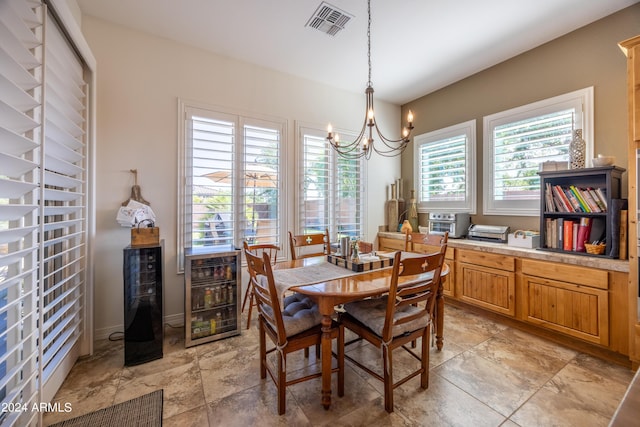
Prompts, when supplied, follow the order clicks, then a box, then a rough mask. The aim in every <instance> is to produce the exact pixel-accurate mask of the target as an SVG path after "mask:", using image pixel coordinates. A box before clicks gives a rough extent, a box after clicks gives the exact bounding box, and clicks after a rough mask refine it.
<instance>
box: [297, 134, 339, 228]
mask: <svg viewBox="0 0 640 427" xmlns="http://www.w3.org/2000/svg"><path fill="white" fill-rule="evenodd" d="M303 138H304V139H303V152H302V167H301V169H300V170H301V174H300V182H301V183H302V197H299V198H298V200H299V203H300V204H299V205H298V221H299V223H298V230H297V231H296V234H309V233H317V232H321V231H324V230H325V229H327V228H329V227H330V225H331V224H330V217H331V202H330V201H331V200H332V197H331V182H330V175H331V152H330V151H329V144H327V142H326V140H325V139H323V138H321V137H318V136H314V135H309V134H305V135H303Z"/></svg>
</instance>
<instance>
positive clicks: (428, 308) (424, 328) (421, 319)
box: [341, 246, 446, 412]
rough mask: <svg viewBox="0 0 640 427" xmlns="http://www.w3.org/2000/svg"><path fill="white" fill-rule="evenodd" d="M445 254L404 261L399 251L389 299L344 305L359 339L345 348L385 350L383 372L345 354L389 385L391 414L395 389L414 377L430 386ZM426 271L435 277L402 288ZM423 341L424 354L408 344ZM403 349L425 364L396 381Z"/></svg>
mask: <svg viewBox="0 0 640 427" xmlns="http://www.w3.org/2000/svg"><path fill="white" fill-rule="evenodd" d="M445 250H446V246H443V248H442V249H441V250H440V251H439V252H437V253H434V254H430V255H424V256H412V257H407V258H404V259H402V253H401V252H396V254H395V258H394V263H393V274H392V277H391V284H390V287H389V293H388V295H386V296H384V297H381V298H372V299H367V300H362V301H356V302H350V303H347V304H345V305H344V310H345V313H344V314H343V315H342V316H341V323H342V324H343V325H344V327H345V328H347V329H350V330H351V331H353V332H354V333H356V334H357V335H358V338H357V339H355V340H352V341H350V342H348V343H346V344H345V346H347V345H349V344H352V343H354V342H356V341H359V340H360V339H362V338H364V339H365V340H367V341H368V342H370V343H371V344H373V345H374V346H376V347H377V348H380V349H381V350H382V374H380V373H378V372H376V371H374V370H373V369H370V368H369V367H367V366H365V365H364V364H363V363H362V362H360V361H358V360H356V359H355V358H354V357H352V356H350V355H349V354H346V353H345V355H344V357H345V358H346V359H347V360H349V361H351V362H352V363H354V364H355V365H356V366H358V367H360V368H361V369H363V370H364V371H365V372H367V373H369V374H370V375H372V376H373V377H374V378H377V379H378V380H380V381H382V382H383V383H384V407H385V410H386V411H387V412H393V390H394V389H395V388H396V387H398V386H400V385H401V384H404V383H405V382H407V381H408V380H410V379H411V378H413V377H415V376H418V375H420V386H421V387H422V388H423V389H426V388H428V387H429V336H430V331H431V323H432V322H433V315H434V307H435V301H436V294H437V292H438V286H439V285H440V272H441V270H442V266H443V264H444V252H445ZM426 272H431V273H433V278H432V279H429V280H425V281H421V282H419V283H416V284H412V285H407V286H402V284H401V278H404V277H407V276H413V275H416V274H421V273H426ZM399 285H400V286H399ZM420 303H422V304H420ZM418 338H422V345H421V349H420V350H421V351H420V354H419V355H418V354H416V352H415V351H414V350H412V349H411V348H409V347H408V346H407V344H409V343H411V342H412V341H414V340H417V339H418ZM399 347H401V348H403V349H404V350H406V351H407V352H409V354H411V355H412V356H413V357H415V358H416V359H417V360H419V361H420V366H419V368H417V369H416V370H414V371H412V372H411V373H409V374H408V375H406V376H405V377H404V378H402V379H399V380H397V381H394V378H393V350H395V349H397V348H399Z"/></svg>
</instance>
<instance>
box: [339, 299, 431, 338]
mask: <svg viewBox="0 0 640 427" xmlns="http://www.w3.org/2000/svg"><path fill="white" fill-rule="evenodd" d="M344 310H345V311H346V312H347V313H348V314H349V315H351V316H352V317H353V318H355V319H356V320H358V321H359V322H360V323H362V324H363V325H365V326H367V327H368V328H369V329H371V330H372V331H373V332H374V333H375V334H376V335H378V336H382V330H383V329H384V320H385V317H386V315H387V297H386V296H384V297H382V298H371V299H366V300H362V301H355V302H350V303H347V304H345V305H344ZM416 312H421V313H422V315H421V316H420V317H418V318H417V319H414V320H412V321H410V322H407V323H403V324H400V325H396V326H394V327H393V331H392V335H393V336H394V337H397V336H399V335H402V334H405V333H407V332H411V331H415V330H416V329H420V328H424V327H425V326H427V325H428V324H429V322H430V321H431V319H430V316H429V313H427V312H426V311H425V310H424V309H423V308H420V307H415V306H413V305H407V306H403V307H400V308H398V309H396V312H395V314H394V320H397V319H401V318H403V317H406V316H407V315H410V314H414V313H416Z"/></svg>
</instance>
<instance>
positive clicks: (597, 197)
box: [587, 187, 607, 212]
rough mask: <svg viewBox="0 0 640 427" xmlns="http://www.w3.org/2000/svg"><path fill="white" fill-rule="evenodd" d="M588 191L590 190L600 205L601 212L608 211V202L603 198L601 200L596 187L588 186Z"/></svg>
mask: <svg viewBox="0 0 640 427" xmlns="http://www.w3.org/2000/svg"><path fill="white" fill-rule="evenodd" d="M587 191H588V192H589V194H591V197H593V200H594V201H595V202H596V205H598V207H599V208H600V212H606V210H607V206H606V204H605V203H606V202H605V203H603V202H602V200H600V196H598V193H597V192H596V190H595V188H592V187H587Z"/></svg>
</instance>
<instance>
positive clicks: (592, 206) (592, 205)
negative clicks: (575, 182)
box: [578, 188, 602, 212]
mask: <svg viewBox="0 0 640 427" xmlns="http://www.w3.org/2000/svg"><path fill="white" fill-rule="evenodd" d="M578 191H580V194H581V195H582V198H583V199H584V201H585V202H586V203H587V205H589V209H591V212H602V209H600V206H598V204H597V203H596V201H595V200H594V199H593V197H591V193H590V192H589V189H587V188H578Z"/></svg>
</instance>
